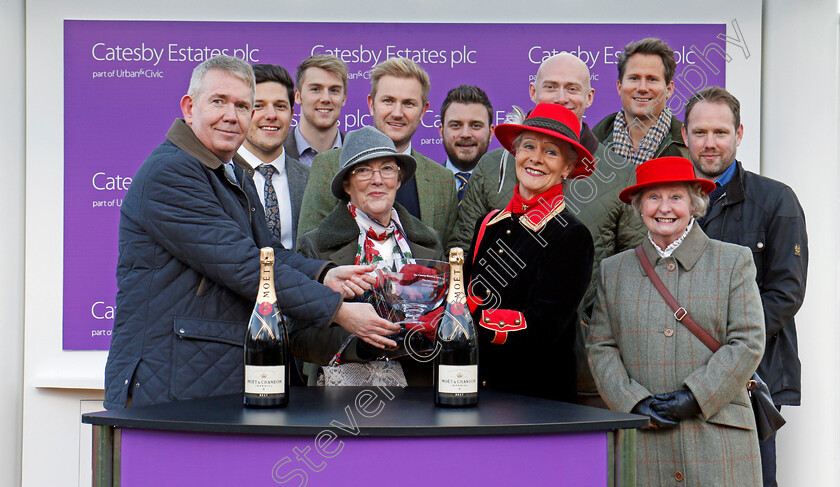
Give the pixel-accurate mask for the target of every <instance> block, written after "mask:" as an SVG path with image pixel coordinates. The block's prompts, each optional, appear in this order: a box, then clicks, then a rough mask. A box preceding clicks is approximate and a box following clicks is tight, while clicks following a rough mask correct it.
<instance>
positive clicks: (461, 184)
mask: <svg viewBox="0 0 840 487" xmlns="http://www.w3.org/2000/svg"><path fill="white" fill-rule="evenodd" d="M455 180H456V181H457V183H458V206H461V200H462V199H464V188H466V187H467V181H469V180H470V173H468V172H457V173H455Z"/></svg>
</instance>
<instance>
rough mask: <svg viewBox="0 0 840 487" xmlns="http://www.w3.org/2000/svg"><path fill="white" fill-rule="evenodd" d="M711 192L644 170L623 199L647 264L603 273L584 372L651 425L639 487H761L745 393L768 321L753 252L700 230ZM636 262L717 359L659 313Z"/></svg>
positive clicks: (665, 169)
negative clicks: (639, 231)
mask: <svg viewBox="0 0 840 487" xmlns="http://www.w3.org/2000/svg"><path fill="white" fill-rule="evenodd" d="M714 188H715V183H713V182H711V181H707V180H705V179H697V178H696V177H695V175H694V167H693V166H692V164H691V162H690V161H688V160H687V159H683V158H681V157H663V158H659V159H651V160H650V161H648V162H645V163H643V164H641V165H640V166H639V167H637V168H636V184H635V185H634V186H630V187H629V188H627V189H625V190H624V191H622V192H621V194H620V195H619V197H620V198H621V200H622V201H624V202H625V203H628V204H631V205H633V207H634V208H635V209H636V211H637V213H638V214H639V215H640V216H641V218H642V221H643V222H644V224H645V226H646V227H647V229H648V239H646V240H645V241H644V242H643V243H642V245H641V250H642V255H641V256H640V255H638V254H637V253H636V252H635V251H634V250H627V251H625V252H622V253H620V254H617V255H614V256H612V257H609V258H607V259H604V260H603V261H602V262H601V266H600V275H599V278H598V281H597V283H596V284H597V296H596V298H595V309H594V312H593V316H592V322H591V325H590V330H589V337H588V340H587V352H588V354H589V364H590V368H591V370H592V375H593V377H594V378H595V383H596V384H597V385H598V390H599V392H600V393H601V397H602V398H603V399H604V401H606V403H607V404H608V405H609V406H610V408H612V409H615V410H618V411H625V412H630V411H632V412H634V413H638V414H643V415H645V416H648V417H649V418H650V420H651V423H650V426H649V427H646V428H642V430H641V431H640V432H639V434H638V436H637V449H636V455H637V456H636V459H637V461H636V475H637V483H638V484H639V485H672V484H673V483H674V481H675V480H676V481H677V482H685V484H684V485H739V486H740V485H755V486H758V485H761V460H760V457H759V451H758V437H757V435H756V431H755V417H754V415H753V411H752V407H751V405H750V398H749V397H748V394H747V390H746V384H747V381H748V380H749V379H750V376H751V375H752V374H753V372H755V369H756V367H757V366H758V362H759V360H760V359H761V355H762V353H763V352H764V315H763V311H762V307H761V298H760V296H759V292H758V286H757V285H756V282H755V272H756V271H755V266H754V265H753V256H752V252H751V251H750V249H748V248H746V247H741V246H738V245H733V244H729V243H724V242H720V241H717V240H712V239H710V238H709V237H707V236H706V234H704V233H703V230H701V229H700V225H699V224H697V223H696V222H695V218H699V217H702V216H703V215H704V214H705V212H706V207H707V204H708V197H707V195H708V194H709V193H710V192H711V191H712V190H714ZM641 258H644V259H645V260H648V261H649V262H650V263H651V265H652V269H653V271H654V272H655V273H656V275H657V276H658V277H659V278H660V279H661V281H662V282H663V283H664V286H665V287H666V288H667V289H668V291H669V292H670V293H671V294H672V295H673V296H674V298H675V300H676V302H677V303H678V305H679V306H681V307H682V308H683V309H684V310H685V311H686V312H688V314H689V315H690V316H691V317H693V318H694V320H695V321H696V322H697V323H698V324H699V325H700V326H701V327H702V328H703V329H705V330H706V331H707V332H708V333H709V334H711V335H712V337H714V338H715V339H716V340H717V341H718V342H720V344H722V346H721V347H720V348H719V349H718V350H717V351H715V352H712V350H711V349H710V348H709V347H708V346H707V345H705V344H704V342H703V341H701V340H700V339H699V338H697V336H696V335H695V334H694V333H692V332H691V330H689V329H688V328H687V327H686V325H685V324H684V323H685V322H686V320H684V319H683V318H684V316H683V314H682V313H683V312H682V311H680V310H679V307H678V308H677V309H678V311H677V313H675V312H674V310H672V309H671V307H670V306H669V305H668V304H666V301H665V298H664V297H662V295H661V294H660V293H659V291H657V289H656V287H655V286H654V284H653V282H652V281H651V279H650V278H649V277H648V274H647V273H646V272H645V271H644V268H643V267H642V263H641V260H640V259H641ZM677 317H679V318H680V319H681V320H682V321H681V322H680V321H678V320H677Z"/></svg>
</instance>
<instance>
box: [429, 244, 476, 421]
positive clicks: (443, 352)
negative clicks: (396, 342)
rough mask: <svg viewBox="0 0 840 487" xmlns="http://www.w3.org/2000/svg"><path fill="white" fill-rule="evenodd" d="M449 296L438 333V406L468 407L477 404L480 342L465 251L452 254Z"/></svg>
mask: <svg viewBox="0 0 840 487" xmlns="http://www.w3.org/2000/svg"><path fill="white" fill-rule="evenodd" d="M449 272H450V278H449V294H448V296H447V298H446V308H445V309H444V311H443V315H442V317H441V322H440V323H439V324H438V327H437V333H436V334H435V348H437V349H439V352H438V354H437V355H436V356H435V363H434V382H435V404H437V405H438V406H448V407H466V406H475V405H476V404H478V340H477V336H476V331H475V325H474V324H473V320H472V316H470V310H469V308H467V294H466V285H465V282H464V250H463V249H461V248H458V247H456V248H453V249H452V250H451V251H450V252H449Z"/></svg>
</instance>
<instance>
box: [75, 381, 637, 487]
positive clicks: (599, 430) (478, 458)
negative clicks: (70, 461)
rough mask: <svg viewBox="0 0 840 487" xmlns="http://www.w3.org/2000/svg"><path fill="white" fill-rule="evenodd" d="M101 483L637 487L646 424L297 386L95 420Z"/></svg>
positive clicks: (384, 391) (586, 413) (561, 407)
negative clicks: (266, 401)
mask: <svg viewBox="0 0 840 487" xmlns="http://www.w3.org/2000/svg"><path fill="white" fill-rule="evenodd" d="M82 421H83V422H84V423H89V424H92V425H94V479H95V485H108V486H111V485H122V486H133V485H144V486H147V485H155V486H160V485H202V486H209V485H249V486H260V485H274V486H276V485H313V486H317V485H330V486H335V485H336V483H340V484H341V485H343V486H350V485H386V484H394V485H400V486H404V485H435V486H443V485H459V486H463V485H523V486H524V485H570V486H589V485H592V486H595V485H597V486H604V485H635V466H634V464H635V429H634V428H637V427H641V426H644V425H646V424H647V422H648V420H647V418H645V417H643V416H637V415H632V414H624V413H617V412H614V411H607V410H603V409H597V408H590V407H586V406H579V405H575V404H568V403H562V402H556V401H550V400H545V399H539V398H533V397H526V396H518V395H513V394H505V393H501V392H497V391H491V390H482V391H481V396H480V401H479V405H478V406H477V407H474V408H466V409H445V408H438V407H435V405H434V402H433V393H432V391H431V390H430V389H425V388H405V389H399V388H384V387H382V388H377V387H368V388H344V387H336V388H319V387H303V388H293V389H292V391H291V400H290V403H289V406H287V407H286V408H282V409H268V410H260V409H249V408H245V407H243V406H242V396H241V395H230V396H219V397H213V398H207V399H199V400H192V401H179V402H172V403H167V404H159V405H155V406H146V407H136V408H128V409H123V410H117V411H105V412H100V413H92V414H85V415H84V416H83V417H82Z"/></svg>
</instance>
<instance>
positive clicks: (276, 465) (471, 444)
mask: <svg viewBox="0 0 840 487" xmlns="http://www.w3.org/2000/svg"><path fill="white" fill-rule="evenodd" d="M316 442H317V443H318V444H317V445H316ZM607 447H608V445H607V433H606V432H604V431H596V432H580V433H562V434H543V435H529V436H460V437H396V438H395V437H391V438H377V437H348V436H341V437H337V436H334V435H332V434H331V432H330V430H324V432H322V433H321V434H319V435H318V436H311V437H310V436H286V437H277V436H246V435H236V434H209V433H191V432H166V431H151V430H135V429H123V430H122V455H121V457H122V464H121V470H122V485H123V486H124V487H134V486H144V487H145V486H150V485H154V486H167V485H178V486H187V485H201V486H217V485H218V486H232V485H243V486H245V485H247V486H254V487H258V486H276V485H296V486H304V485H310V486H321V485H323V486H330V487H335V486H351V485H399V486H410V485H423V486H436V487H438V486H439V487H443V486H450V485H452V486H458V487H463V486H464V485H481V486H484V485H548V484H550V485H556V486H566V485H567V486H576V487H587V486H599V487H601V486H604V485H606V483H607V451H608V450H607Z"/></svg>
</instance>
